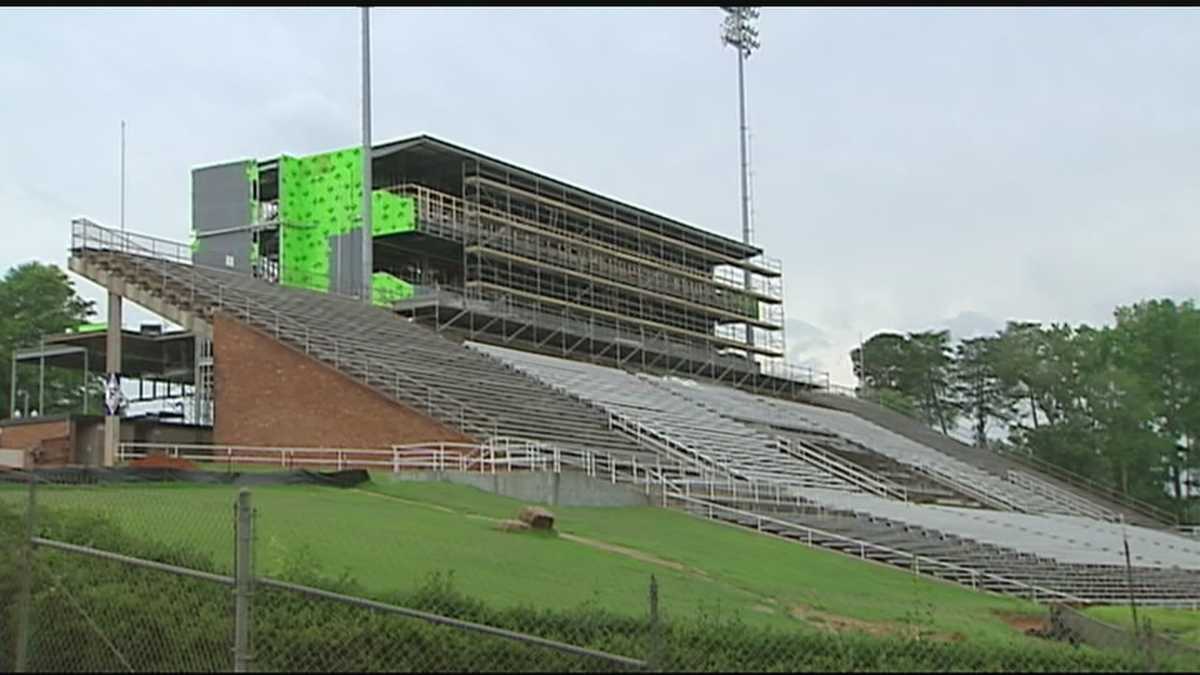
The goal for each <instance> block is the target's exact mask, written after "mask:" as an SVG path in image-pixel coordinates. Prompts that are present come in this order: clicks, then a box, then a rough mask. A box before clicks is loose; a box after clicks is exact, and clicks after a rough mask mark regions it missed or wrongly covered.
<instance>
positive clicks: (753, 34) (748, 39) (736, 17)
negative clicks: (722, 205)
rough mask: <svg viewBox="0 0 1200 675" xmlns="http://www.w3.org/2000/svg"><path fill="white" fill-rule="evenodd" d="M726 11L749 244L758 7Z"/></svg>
mask: <svg viewBox="0 0 1200 675" xmlns="http://www.w3.org/2000/svg"><path fill="white" fill-rule="evenodd" d="M721 10H722V11H724V12H725V22H724V24H723V25H722V30H721V42H723V43H724V44H726V45H728V46H731V47H733V48H735V49H737V54H738V111H739V113H740V121H741V126H740V129H741V150H742V241H743V242H744V243H746V244H749V243H750V191H749V180H750V176H749V171H750V169H749V166H748V165H747V160H746V81H745V73H744V71H745V62H746V59H747V58H748V57H749V56H750V54H751V53H752V52H753V51H754V50H755V49H758V47H759V42H758V29H757V28H756V27H755V25H754V22H755V21H757V20H758V8H757V7H722V8H721ZM746 286H747V287H749V286H750V275H749V273H747V274H746Z"/></svg>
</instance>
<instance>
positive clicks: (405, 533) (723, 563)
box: [0, 477, 1190, 641]
mask: <svg viewBox="0 0 1200 675" xmlns="http://www.w3.org/2000/svg"><path fill="white" fill-rule="evenodd" d="M235 494H236V490H235V489H234V488H228V487H208V486H193V485H148V486H145V487H143V486H132V487H131V486H106V487H98V488H46V489H42V490H40V491H39V503H41V504H44V505H47V506H51V507H67V506H86V507H87V508H88V509H89V510H94V511H100V512H103V513H107V514H108V515H109V516H110V517H111V518H112V519H113V520H114V521H115V522H117V523H118V524H120V525H122V526H123V527H124V528H126V529H127V530H128V531H130V532H132V533H135V534H137V535H138V536H139V537H142V538H148V539H155V540H159V541H162V542H164V543H171V544H186V545H189V546H192V547H195V548H199V549H202V550H205V551H207V552H209V553H210V554H211V555H212V556H213V557H214V559H215V560H216V561H217V562H218V564H219V565H220V566H221V567H223V568H225V569H228V568H229V566H230V562H231V559H232V548H233V546H232V543H233V537H232V531H233V530H232V528H233V515H234V514H233V508H232V505H233V501H234V497H235ZM0 498H4V499H6V500H8V501H10V502H17V501H20V500H21V499H23V498H24V494H23V490H17V489H6V490H4V491H3V492H0ZM253 499H254V504H255V507H256V510H257V519H256V534H257V542H258V543H257V549H256V559H257V564H258V572H259V574H265V575H273V574H280V573H282V572H283V571H284V570H286V569H287V568H288V567H289V566H293V567H295V566H298V567H302V568H307V567H312V566H317V567H320V568H321V569H323V570H324V572H326V573H328V574H332V575H337V574H340V573H343V572H345V573H347V574H349V575H350V576H352V577H354V578H355V579H357V580H358V581H359V582H360V583H361V584H363V585H364V586H365V587H366V588H367V589H369V590H370V591H373V592H387V591H395V590H410V589H413V588H415V587H417V586H419V585H421V584H422V583H423V582H425V581H426V580H427V579H428V578H429V576H430V575H431V574H433V573H439V572H440V573H452V574H453V578H454V583H455V586H456V587H457V588H458V589H459V590H461V591H462V592H464V593H466V594H467V595H470V596H473V597H476V598H478V599H480V600H483V601H485V602H487V603H489V604H493V605H496V606H520V605H524V606H532V607H538V608H546V609H567V608H572V607H578V606H580V605H584V604H588V603H590V604H594V605H596V606H598V607H601V608H605V609H609V610H613V611H617V612H621V613H626V614H631V615H644V614H645V613H646V611H647V605H648V586H649V581H650V576H651V575H652V574H653V575H655V576H656V577H657V580H658V584H659V588H660V596H661V600H660V605H661V607H662V608H663V611H664V613H666V614H667V615H668V616H671V615H674V616H677V617H685V616H693V615H695V614H696V613H697V612H701V611H707V612H715V611H720V612H722V613H730V612H734V613H737V614H738V615H739V616H741V617H742V619H743V620H744V621H746V622H747V623H752V624H775V625H786V626H793V627H802V628H824V629H836V630H862V631H866V632H870V633H874V634H905V633H909V632H911V631H912V630H914V629H917V628H920V629H922V630H925V631H926V632H928V633H931V634H933V635H935V636H938V637H940V638H943V639H959V638H970V639H972V640H1005V641H1009V640H1018V641H1019V640H1024V639H1029V638H1025V637H1024V636H1023V635H1022V634H1021V633H1020V632H1019V631H1018V630H1017V629H1015V628H1013V627H1012V624H1014V623H1016V624H1019V623H1021V622H1022V621H1023V622H1024V623H1025V624H1028V623H1030V622H1033V621H1036V620H1038V619H1039V618H1040V617H1042V616H1043V615H1044V611H1043V610H1042V608H1040V607H1038V606H1036V605H1034V604H1032V603H1029V602H1025V601H1021V600H1016V599H1012V598H1005V597H995V596H990V595H986V594H982V593H975V592H972V591H969V590H966V589H963V588H960V587H957V586H953V585H950V584H944V583H939V582H936V581H932V580H928V579H923V578H918V577H916V576H914V575H912V574H909V573H905V572H903V571H901V570H897V569H893V568H888V567H884V566H879V565H875V564H872V563H865V562H860V561H856V560H853V559H851V558H847V557H845V556H841V555H838V554H834V553H830V552H826V551H820V550H815V549H809V548H807V547H804V546H802V545H799V544H796V543H792V542H787V541H783V540H779V539H774V538H771V537H767V536H763V535H760V534H755V533H752V532H748V531H745V530H740V529H737V528H733V527H728V526H723V525H719V524H715V523H709V522H705V521H701V520H699V519H695V518H692V517H690V516H687V515H684V514H681V513H676V512H672V511H667V510H663V509H656V508H649V507H647V508H555V509H554V512H555V515H556V516H557V519H558V522H557V529H558V531H559V533H560V534H559V536H557V537H547V536H539V535H534V534H529V533H525V534H508V533H502V532H499V531H497V530H496V529H495V522H494V520H495V519H501V518H511V517H514V516H515V514H516V513H517V511H518V510H519V508H520V507H521V506H522V505H523V504H522V503H520V502H517V501H514V500H510V499H506V498H502V497H497V496H494V495H491V494H488V493H485V492H482V491H479V490H475V489H472V488H466V487H460V486H454V485H450V484H448V483H411V482H392V481H390V480H388V479H387V478H386V477H378V478H377V479H376V481H375V482H374V483H372V484H370V485H367V486H363V487H362V488H360V489H352V490H340V489H335V488H325V487H315V486H264V487H256V488H254V489H253ZM51 536H52V534H51ZM1164 616H1166V615H1164ZM1189 619H1190V617H1189ZM1156 625H1160V626H1164V627H1165V620H1164V623H1162V624H1160V623H1159V622H1158V620H1157V619H1156Z"/></svg>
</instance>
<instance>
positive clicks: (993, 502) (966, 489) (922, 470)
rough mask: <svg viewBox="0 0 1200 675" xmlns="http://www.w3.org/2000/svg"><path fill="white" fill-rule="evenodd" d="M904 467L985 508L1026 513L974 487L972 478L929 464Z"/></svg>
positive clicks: (1022, 509)
mask: <svg viewBox="0 0 1200 675" xmlns="http://www.w3.org/2000/svg"><path fill="white" fill-rule="evenodd" d="M905 466H907V467H908V468H909V469H910V470H912V471H913V472H914V473H917V474H920V475H923V476H925V477H926V478H929V479H930V480H932V481H934V482H935V483H939V484H941V485H944V486H946V487H949V488H950V489H952V490H956V491H958V492H961V493H962V494H964V495H966V496H968V497H970V498H972V499H974V500H975V501H977V502H979V503H981V504H986V505H987V506H990V507H992V508H995V509H999V510H1001V511H1015V512H1018V513H1025V511H1026V509H1025V508H1024V507H1022V506H1020V505H1018V504H1016V503H1014V502H1013V501H1012V500H1010V499H1008V498H1007V497H1004V496H1003V495H998V494H996V493H994V492H987V491H985V490H983V489H982V488H980V487H976V484H975V483H973V482H972V479H973V478H974V477H972V476H963V475H962V474H960V473H958V472H956V471H952V470H950V469H947V468H946V467H944V466H941V465H940V464H932V463H929V462H924V463H915V464H912V463H905Z"/></svg>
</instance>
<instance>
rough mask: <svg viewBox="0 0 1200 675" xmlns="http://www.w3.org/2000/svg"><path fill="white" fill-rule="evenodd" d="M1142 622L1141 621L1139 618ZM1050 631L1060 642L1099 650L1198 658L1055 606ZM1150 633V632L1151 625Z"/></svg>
mask: <svg viewBox="0 0 1200 675" xmlns="http://www.w3.org/2000/svg"><path fill="white" fill-rule="evenodd" d="M1141 619H1142V620H1141V621H1139V623H1142V621H1144V620H1145V618H1144V617H1142V618H1141ZM1050 625H1051V631H1052V633H1053V634H1054V636H1055V637H1057V638H1058V639H1060V640H1073V641H1075V642H1080V643H1083V644H1085V645H1090V646H1092V647H1098V648H1100V649H1127V650H1130V651H1140V650H1149V651H1151V652H1152V653H1156V654H1162V655H1169V656H1181V657H1187V658H1200V649H1198V648H1196V647H1193V646H1191V645H1186V644H1183V643H1181V642H1176V641H1174V640H1169V639H1167V638H1164V637H1161V636H1159V635H1154V634H1146V633H1144V632H1143V633H1142V635H1140V636H1139V635H1135V634H1134V633H1133V631H1132V630H1126V629H1124V628H1121V627H1119V626H1114V625H1112V624H1109V623H1105V622H1103V621H1099V620H1097V619H1093V618H1092V617H1090V616H1087V615H1085V614H1082V613H1080V612H1077V611H1075V610H1074V609H1071V608H1070V607H1063V606H1061V605H1055V606H1053V607H1051V609H1050ZM1150 630H1151V631H1154V624H1153V622H1151V623H1150Z"/></svg>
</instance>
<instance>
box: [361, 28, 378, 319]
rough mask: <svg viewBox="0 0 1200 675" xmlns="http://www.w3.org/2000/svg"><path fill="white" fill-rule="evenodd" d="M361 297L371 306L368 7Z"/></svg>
mask: <svg viewBox="0 0 1200 675" xmlns="http://www.w3.org/2000/svg"><path fill="white" fill-rule="evenodd" d="M362 137H363V138H362V143H363V147H362V162H363V168H362V181H363V199H362V217H363V224H362V239H363V245H362V270H363V278H362V298H363V301H364V302H366V303H367V304H370V303H371V271H372V268H373V267H374V260H373V259H372V258H373V254H374V249H373V246H374V244H375V241H374V237H373V236H372V231H371V230H372V227H371V188H372V183H371V8H370V7H367V6H364V7H363V8H362Z"/></svg>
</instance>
